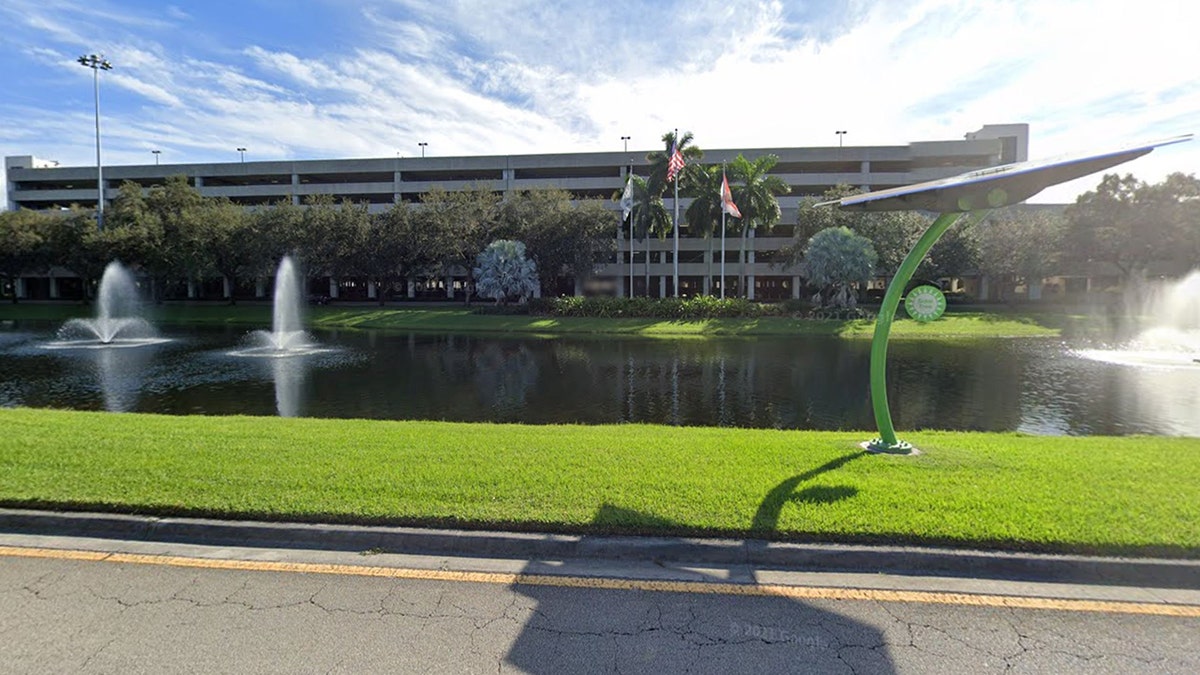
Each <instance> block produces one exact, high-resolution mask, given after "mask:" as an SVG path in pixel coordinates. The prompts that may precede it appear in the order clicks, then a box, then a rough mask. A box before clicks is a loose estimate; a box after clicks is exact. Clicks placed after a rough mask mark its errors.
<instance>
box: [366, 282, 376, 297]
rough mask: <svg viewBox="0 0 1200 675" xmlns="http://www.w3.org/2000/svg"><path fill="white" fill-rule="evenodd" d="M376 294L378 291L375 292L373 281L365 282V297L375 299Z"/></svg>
mask: <svg viewBox="0 0 1200 675" xmlns="http://www.w3.org/2000/svg"><path fill="white" fill-rule="evenodd" d="M377 296H378V293H377V291H376V289H375V282H374V281H368V282H367V299H368V300H375V299H377Z"/></svg>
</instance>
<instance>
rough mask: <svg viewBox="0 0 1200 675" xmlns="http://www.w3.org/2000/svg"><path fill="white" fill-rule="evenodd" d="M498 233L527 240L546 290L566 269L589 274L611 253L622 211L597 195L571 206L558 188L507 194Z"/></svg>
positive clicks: (576, 274) (578, 275)
mask: <svg viewBox="0 0 1200 675" xmlns="http://www.w3.org/2000/svg"><path fill="white" fill-rule="evenodd" d="M498 219H499V226H498V229H497V234H498V235H500V236H504V237H509V238H515V239H519V240H521V241H522V242H524V243H525V246H526V251H527V255H529V257H530V258H531V259H532V260H533V261H534V262H536V263H537V270H538V273H539V275H540V283H541V285H542V289H543V290H544V291H546V290H552V289H553V288H554V287H555V285H556V281H557V278H558V277H559V276H560V275H562V274H567V275H570V276H573V277H575V278H577V279H586V278H587V277H589V276H590V275H591V274H592V273H593V272H594V270H595V268H596V265H597V263H599V262H601V261H602V260H604V259H605V258H607V257H608V256H609V255H611V254H612V251H613V244H614V237H613V235H614V233H615V232H616V229H617V225H618V223H617V215H616V214H615V213H613V212H612V211H610V210H608V209H606V208H604V205H603V204H602V203H600V202H599V201H596V200H583V201H580V202H579V203H578V205H577V206H572V205H571V195H570V193H568V192H566V191H565V190H560V189H557V188H542V189H536V190H527V191H525V190H523V191H519V192H515V193H511V194H509V195H507V196H506V197H505V199H504V201H503V202H502V203H501V204H500V207H499V215H498Z"/></svg>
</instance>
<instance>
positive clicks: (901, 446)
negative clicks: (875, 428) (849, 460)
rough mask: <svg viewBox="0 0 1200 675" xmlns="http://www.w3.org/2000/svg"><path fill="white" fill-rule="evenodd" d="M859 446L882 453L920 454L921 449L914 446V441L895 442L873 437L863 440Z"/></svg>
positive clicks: (868, 450)
mask: <svg viewBox="0 0 1200 675" xmlns="http://www.w3.org/2000/svg"><path fill="white" fill-rule="evenodd" d="M858 447H860V448H862V449H863V450H866V451H867V452H874V453H876V454H882V455H919V454H921V451H920V450H918V449H916V448H914V447H913V446H912V443H909V442H908V441H900V440H898V441H896V443H895V444H888V443H885V442H884V440H883V439H882V438H873V439H871V440H869V441H863V442H862V443H859V444H858Z"/></svg>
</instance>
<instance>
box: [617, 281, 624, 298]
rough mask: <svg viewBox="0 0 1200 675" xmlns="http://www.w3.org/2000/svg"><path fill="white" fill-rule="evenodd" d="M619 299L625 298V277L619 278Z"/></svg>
mask: <svg viewBox="0 0 1200 675" xmlns="http://www.w3.org/2000/svg"><path fill="white" fill-rule="evenodd" d="M617 297H618V298H623V297H625V277H624V276H618V277H617Z"/></svg>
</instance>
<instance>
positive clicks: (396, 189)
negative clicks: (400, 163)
mask: <svg viewBox="0 0 1200 675" xmlns="http://www.w3.org/2000/svg"><path fill="white" fill-rule="evenodd" d="M403 180H404V176H402V175H400V172H399V171H397V172H396V173H395V174H393V175H392V203H393V204H399V203H400V201H401V200H402V199H403V197H402V193H403V192H404V187H403V186H402V185H400V183H401V182H403Z"/></svg>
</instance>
